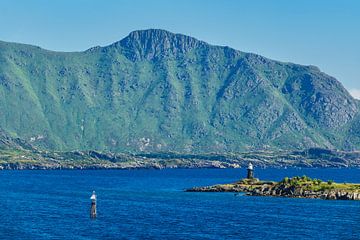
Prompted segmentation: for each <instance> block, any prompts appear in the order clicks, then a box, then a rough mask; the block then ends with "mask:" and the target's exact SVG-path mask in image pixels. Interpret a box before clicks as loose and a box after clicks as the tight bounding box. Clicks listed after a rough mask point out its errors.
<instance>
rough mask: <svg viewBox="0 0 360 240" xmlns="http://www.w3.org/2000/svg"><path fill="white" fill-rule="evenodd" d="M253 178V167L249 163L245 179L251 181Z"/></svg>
mask: <svg viewBox="0 0 360 240" xmlns="http://www.w3.org/2000/svg"><path fill="white" fill-rule="evenodd" d="M253 178H254V166H253V165H252V163H249V165H248V168H247V179H253Z"/></svg>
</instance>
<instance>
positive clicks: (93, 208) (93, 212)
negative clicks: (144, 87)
mask: <svg viewBox="0 0 360 240" xmlns="http://www.w3.org/2000/svg"><path fill="white" fill-rule="evenodd" d="M90 200H91V209H90V218H96V194H95V191H93V193H92V195H91V197H90Z"/></svg>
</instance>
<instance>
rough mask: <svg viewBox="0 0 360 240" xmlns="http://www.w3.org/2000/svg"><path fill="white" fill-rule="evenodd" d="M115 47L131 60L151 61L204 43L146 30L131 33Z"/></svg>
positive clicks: (182, 36)
mask: <svg viewBox="0 0 360 240" xmlns="http://www.w3.org/2000/svg"><path fill="white" fill-rule="evenodd" d="M115 45H116V46H120V47H122V48H124V49H126V50H127V51H126V53H125V55H126V56H127V57H128V58H129V59H131V60H152V59H156V58H159V57H163V56H167V55H170V54H171V55H174V56H177V55H180V54H184V53H186V52H188V51H191V50H192V49H194V48H196V47H198V46H200V45H206V43H205V42H202V41H199V40H197V39H195V38H193V37H190V36H186V35H183V34H175V33H172V32H169V31H166V30H162V29H147V30H137V31H133V32H131V33H130V34H129V35H128V36H127V37H125V38H124V39H122V40H121V41H119V42H117V43H115Z"/></svg>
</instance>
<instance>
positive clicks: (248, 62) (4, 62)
mask: <svg viewBox="0 0 360 240" xmlns="http://www.w3.org/2000/svg"><path fill="white" fill-rule="evenodd" d="M359 109H360V108H359V102H357V101H356V100H354V99H353V98H352V97H351V96H350V95H349V93H348V92H347V91H346V90H345V89H344V88H343V86H342V85H341V84H340V83H339V82H338V81H337V80H336V79H334V78H332V77H330V76H328V75H326V74H324V73H322V72H321V71H320V70H319V69H317V68H316V67H313V66H301V65H296V64H292V63H282V62H277V61H273V60H270V59H267V58H264V57H262V56H259V55H255V54H250V53H243V52H240V51H236V50H234V49H231V48H229V47H219V46H212V45H209V44H207V43H205V42H202V41H198V40H196V39H194V38H191V37H188V36H184V35H180V34H173V33H170V32H167V31H163V30H145V31H135V32H132V33H131V34H130V35H129V36H128V37H126V38H124V39H123V40H121V41H119V42H116V43H114V44H112V45H110V46H106V47H95V48H92V49H89V50H87V51H85V52H74V53H61V52H52V51H47V50H43V49H41V48H38V47H33V46H29V45H22V44H15V43H6V42H0V112H1V114H2V117H1V118H0V127H1V128H2V129H4V131H6V132H7V133H8V134H9V135H11V136H12V137H18V138H22V139H24V140H26V141H28V142H30V143H31V144H33V145H34V146H38V147H40V148H44V149H45V148H46V149H51V150H61V151H72V150H98V151H112V152H142V151H145V152H163V151H178V152H184V153H187V152H189V153H191V152H195V153H198V152H226V151H232V152H241V151H249V150H257V149H304V148H309V147H325V148H338V149H347V150H353V149H359V148H360V139H359V137H358V136H360V135H359V134H358V133H359V131H360V127H359V126H360V117H359V116H360V115H359Z"/></svg>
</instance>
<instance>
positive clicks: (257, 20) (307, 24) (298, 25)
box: [0, 0, 360, 98]
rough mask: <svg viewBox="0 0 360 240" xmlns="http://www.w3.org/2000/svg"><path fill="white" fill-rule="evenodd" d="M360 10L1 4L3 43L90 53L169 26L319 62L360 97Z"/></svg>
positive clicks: (313, 5)
mask: <svg viewBox="0 0 360 240" xmlns="http://www.w3.org/2000/svg"><path fill="white" fill-rule="evenodd" d="M359 13H360V1H358V0H342V1H340V0H338V1H337V0H317V1H315V0H293V1H289V0H273V1H271V0H251V1H250V0H249V1H244V0H243V1H242V0H218V1H215V0H178V1H171V0H167V1H166V0H143V1H141V0H126V1H125V0H102V1H101V0H51V1H49V0H31V1H30V0H16V1H14V0H0V29H1V31H0V40H3V41H11V42H21V43H29V44H33V45H38V46H41V47H43V48H46V49H50V50H58V51H82V50H85V49H87V48H90V47H92V46H96V45H100V46H104V45H108V44H110V43H112V42H115V41H118V40H120V39H122V38H123V37H125V36H126V35H127V34H128V33H129V32H131V31H133V30H138V29H147V28H161V29H166V30H169V31H172V32H176V33H183V34H187V35H191V36H194V37H196V38H198V39H201V40H204V41H206V42H209V43H211V44H216V45H227V46H230V47H233V48H236V49H238V50H242V51H246V52H254V53H258V54H261V55H264V56H266V57H269V58H272V59H276V60H280V61H285V62H295V63H300V64H305V65H316V66H318V67H320V69H321V70H322V71H324V72H326V73H328V74H330V75H332V76H334V77H336V78H337V79H338V80H340V81H341V82H342V83H343V84H344V86H345V87H346V88H347V89H349V90H351V91H352V92H353V93H354V94H356V89H359V91H358V95H359V96H358V97H359V98H360V14H359Z"/></svg>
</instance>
